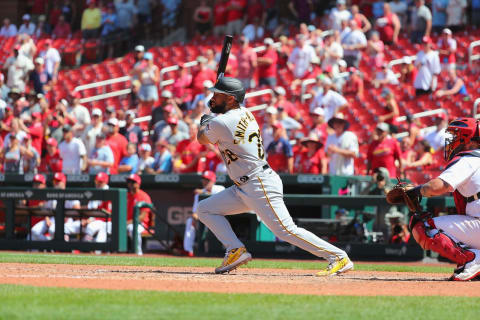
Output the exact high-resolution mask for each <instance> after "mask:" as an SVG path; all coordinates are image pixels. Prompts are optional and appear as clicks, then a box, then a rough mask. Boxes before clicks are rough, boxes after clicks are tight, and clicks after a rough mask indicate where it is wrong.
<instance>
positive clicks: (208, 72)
mask: <svg viewBox="0 0 480 320" xmlns="http://www.w3.org/2000/svg"><path fill="white" fill-rule="evenodd" d="M205 80H210V81H212V82H213V83H215V81H216V80H217V76H216V74H215V71H213V70H212V69H209V68H207V67H205V68H204V69H203V70H202V69H200V70H199V71H198V72H197V73H196V74H195V76H194V77H193V81H192V90H193V92H192V96H195V95H197V94H199V93H202V92H203V82H204V81H205Z"/></svg>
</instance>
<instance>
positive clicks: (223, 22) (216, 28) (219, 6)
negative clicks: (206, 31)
mask: <svg viewBox="0 0 480 320" xmlns="http://www.w3.org/2000/svg"><path fill="white" fill-rule="evenodd" d="M227 1H228V0H216V1H215V6H214V7H213V35H214V36H216V37H218V36H223V35H225V34H226V31H227Z"/></svg>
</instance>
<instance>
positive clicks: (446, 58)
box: [437, 28, 457, 69]
mask: <svg viewBox="0 0 480 320" xmlns="http://www.w3.org/2000/svg"><path fill="white" fill-rule="evenodd" d="M437 47H438V51H439V53H440V63H441V64H442V68H443V69H455V63H456V57H455V52H456V51H457V41H455V39H453V38H452V30H450V29H447V28H445V29H443V31H442V37H441V38H440V39H438V42H437Z"/></svg>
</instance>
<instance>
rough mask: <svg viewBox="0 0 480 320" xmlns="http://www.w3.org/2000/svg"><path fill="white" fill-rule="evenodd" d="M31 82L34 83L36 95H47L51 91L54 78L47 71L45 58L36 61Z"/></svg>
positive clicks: (31, 74)
mask: <svg viewBox="0 0 480 320" xmlns="http://www.w3.org/2000/svg"><path fill="white" fill-rule="evenodd" d="M30 80H31V81H32V82H33V89H34V90H35V93H37V94H38V93H41V94H45V93H46V92H47V91H49V90H50V88H51V81H52V77H50V75H49V74H48V72H47V70H46V69H45V62H44V60H43V58H40V57H38V58H36V59H35V69H34V70H33V71H32V73H30Z"/></svg>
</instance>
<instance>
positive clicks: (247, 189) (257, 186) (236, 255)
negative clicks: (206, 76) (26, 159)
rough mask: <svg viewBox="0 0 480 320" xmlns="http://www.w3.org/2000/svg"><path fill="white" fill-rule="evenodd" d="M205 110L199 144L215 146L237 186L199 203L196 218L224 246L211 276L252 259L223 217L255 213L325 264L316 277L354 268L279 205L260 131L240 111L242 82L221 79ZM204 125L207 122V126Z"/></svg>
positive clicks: (274, 177)
mask: <svg viewBox="0 0 480 320" xmlns="http://www.w3.org/2000/svg"><path fill="white" fill-rule="evenodd" d="M210 90H211V91H212V92H214V96H213V97H212V99H211V100H210V103H209V106H210V109H211V111H212V112H213V113H215V114H218V115H217V116H216V117H212V118H210V119H207V120H206V121H204V122H203V123H202V125H201V126H200V128H199V131H198V133H197V139H198V141H199V142H200V143H201V144H209V143H211V144H215V145H217V147H218V148H219V150H220V153H221V155H222V157H223V161H224V162H225V165H226V167H227V171H228V175H229V176H230V178H231V179H232V180H233V181H234V183H235V185H233V186H231V187H230V188H227V189H225V190H224V191H222V192H219V193H217V194H214V195H212V196H210V197H209V198H207V199H205V200H202V201H200V203H199V204H198V210H197V212H198V217H199V219H200V221H202V222H203V223H204V224H205V225H206V226H207V227H208V228H209V229H210V230H211V231H212V232H213V233H214V234H215V236H216V237H217V238H218V239H219V240H220V241H221V242H222V244H223V245H224V246H225V247H226V250H227V252H226V254H225V258H224V260H223V263H222V265H221V266H220V267H218V268H216V269H215V273H225V272H229V271H232V270H234V269H235V268H237V267H238V266H240V265H242V264H245V263H247V262H248V261H250V260H251V259H252V256H251V255H250V253H248V252H247V250H246V249H245V246H244V244H243V243H242V242H241V241H240V240H239V239H238V238H237V236H236V235H235V233H234V232H233V230H232V227H231V226H230V224H229V222H228V220H227V219H226V218H225V216H226V215H232V214H239V213H243V212H249V211H254V212H256V213H257V214H258V215H259V216H260V218H261V219H262V221H263V222H264V223H265V225H266V226H267V227H268V228H269V229H270V230H272V231H273V233H274V234H275V235H276V236H277V237H278V238H280V239H281V240H284V241H287V242H289V243H291V244H293V245H295V246H297V247H299V248H302V249H304V250H306V251H308V252H310V253H312V254H314V255H316V256H318V257H322V258H325V259H327V260H328V261H329V265H328V267H327V269H325V270H322V271H320V272H319V273H317V275H319V276H327V275H336V274H340V273H343V272H346V271H349V270H352V269H353V263H352V262H351V261H350V259H349V258H348V256H347V253H346V252H345V251H343V250H341V249H339V248H337V247H335V246H333V245H331V244H329V243H328V242H326V241H324V240H322V239H320V238H319V237H317V236H316V235H314V234H313V233H311V232H309V231H307V230H305V229H302V228H299V227H297V226H296V225H295V223H294V222H293V220H292V218H291V216H290V214H289V212H288V210H287V208H286V206H285V203H284V202H283V185H282V180H281V179H280V177H279V176H278V175H277V173H275V171H273V170H272V169H271V168H270V167H269V165H268V163H267V161H266V160H265V153H264V148H263V145H262V137H261V136H260V128H259V126H258V124H257V121H256V120H255V117H254V116H253V114H252V113H251V112H250V111H248V110H247V109H246V108H244V107H242V106H240V104H241V103H242V102H243V100H244V97H245V89H244V88H243V86H242V83H241V82H240V81H239V80H238V79H235V78H229V77H220V78H219V80H218V81H217V83H216V84H215V86H214V87H213V88H211V89H210ZM205 122H206V123H205Z"/></svg>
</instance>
